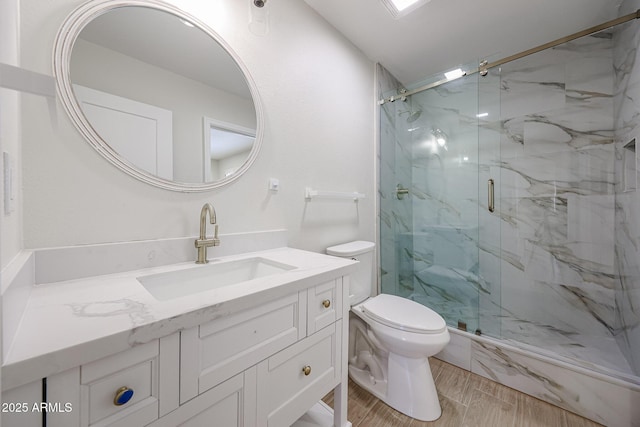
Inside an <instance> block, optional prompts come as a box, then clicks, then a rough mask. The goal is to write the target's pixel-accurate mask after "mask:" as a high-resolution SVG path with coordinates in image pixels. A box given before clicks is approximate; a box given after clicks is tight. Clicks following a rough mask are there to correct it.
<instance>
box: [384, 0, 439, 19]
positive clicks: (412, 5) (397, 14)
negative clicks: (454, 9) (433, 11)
mask: <svg viewBox="0 0 640 427" xmlns="http://www.w3.org/2000/svg"><path fill="white" fill-rule="evenodd" d="M381 1H382V4H384V6H385V7H386V8H387V10H388V11H389V13H390V14H391V15H392V16H393V18H394V19H399V18H402V17H403V16H405V15H407V14H409V13H411V12H413V11H414V10H416V9H417V8H419V7H420V6H422V5H425V4H427V3H429V2H430V1H431V0H381Z"/></svg>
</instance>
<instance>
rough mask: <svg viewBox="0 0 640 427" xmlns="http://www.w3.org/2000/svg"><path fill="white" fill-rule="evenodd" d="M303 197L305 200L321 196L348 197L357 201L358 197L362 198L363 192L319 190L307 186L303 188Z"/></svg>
mask: <svg viewBox="0 0 640 427" xmlns="http://www.w3.org/2000/svg"><path fill="white" fill-rule="evenodd" d="M304 198H305V199H307V200H311V199H315V198H323V199H348V200H353V201H354V202H357V201H358V200H360V199H364V194H363V193H358V192H357V191H353V192H351V193H348V192H341V191H320V190H313V189H312V188H311V187H307V188H306V189H305V193H304Z"/></svg>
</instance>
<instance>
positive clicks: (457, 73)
mask: <svg viewBox="0 0 640 427" xmlns="http://www.w3.org/2000/svg"><path fill="white" fill-rule="evenodd" d="M466 75H467V73H465V72H464V71H462V70H461V69H460V68H456V69H455V70H451V71H449V72H447V73H444V76H445V77H446V78H447V80H454V79H458V78H460V77H462V76H466Z"/></svg>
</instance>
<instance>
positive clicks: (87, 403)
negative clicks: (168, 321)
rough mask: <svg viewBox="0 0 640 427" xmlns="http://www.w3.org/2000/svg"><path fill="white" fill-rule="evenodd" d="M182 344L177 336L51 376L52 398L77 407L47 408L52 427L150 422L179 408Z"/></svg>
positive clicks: (124, 425)
mask: <svg viewBox="0 0 640 427" xmlns="http://www.w3.org/2000/svg"><path fill="white" fill-rule="evenodd" d="M178 344H179V342H178V335H177V334H174V335H171V336H168V337H165V338H162V339H161V340H155V341H151V342H149V343H146V344H140V345H138V346H136V347H133V348H132V349H130V350H126V351H123V352H121V353H116V354H114V355H111V356H107V357H105V358H103V359H100V360H96V361H95V362H91V363H87V364H85V365H82V366H80V367H77V368H73V369H69V370H67V371H65V372H62V373H59V374H56V375H53V376H51V377H49V378H47V402H48V403H50V404H54V405H55V404H57V405H58V406H59V407H60V408H64V407H65V406H66V405H69V407H71V408H72V410H70V411H49V412H47V415H46V418H47V426H48V427H73V426H80V427H90V426H100V427H106V426H112V427H115V426H122V427H135V426H145V425H147V424H149V423H151V422H153V421H154V420H157V419H158V417H159V416H160V414H164V413H167V412H170V411H171V410H173V409H175V408H177V407H178V393H177V390H178V376H177V371H178V358H179V354H178ZM165 356H166V357H165ZM161 362H162V372H161V371H160V363H161ZM161 386H162V387H163V389H164V390H163V391H162V392H161V390H160V387H161ZM172 390H174V392H172ZM161 397H162V398H163V399H164V402H163V405H161V404H160V399H161Z"/></svg>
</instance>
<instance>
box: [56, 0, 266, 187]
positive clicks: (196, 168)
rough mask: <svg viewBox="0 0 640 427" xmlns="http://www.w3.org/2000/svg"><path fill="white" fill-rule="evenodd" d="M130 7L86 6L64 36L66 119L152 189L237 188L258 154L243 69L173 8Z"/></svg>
mask: <svg viewBox="0 0 640 427" xmlns="http://www.w3.org/2000/svg"><path fill="white" fill-rule="evenodd" d="M92 3H93V4H94V6H91V4H92ZM130 4H131V2H124V1H118V0H115V1H112V2H100V1H96V2H89V3H87V4H86V5H84V6H81V7H80V8H79V9H77V10H76V11H75V12H74V13H73V14H72V15H71V16H70V17H69V18H68V19H67V22H66V23H65V25H63V27H62V28H61V30H60V32H59V34H58V41H57V46H56V52H55V57H54V65H55V68H56V78H57V79H58V85H59V87H62V88H61V91H63V92H64V89H71V88H72V89H71V90H69V94H67V96H66V97H65V96H64V94H62V95H61V98H62V100H63V103H65V107H66V108H67V111H69V112H70V115H71V117H72V119H77V120H74V122H75V124H76V126H78V128H79V129H80V131H81V132H82V133H83V134H84V135H85V136H86V137H87V138H88V139H89V140H90V142H91V143H92V144H93V145H94V147H96V148H97V149H98V151H99V152H100V153H101V154H103V155H105V157H107V158H108V159H109V160H110V161H112V163H114V164H116V165H117V166H119V167H121V168H122V169H123V170H125V171H126V172H128V173H131V174H132V175H134V176H136V177H138V178H141V179H143V180H144V181H147V182H149V183H151V184H154V185H159V186H161V187H163V188H168V189H172V190H178V191H199V190H204V189H209V188H215V187H217V186H219V185H223V184H225V183H227V182H230V181H232V180H234V179H235V178H237V177H238V176H239V175H240V174H242V173H243V172H244V171H245V170H246V169H247V168H248V167H249V166H250V164H251V163H252V162H253V160H254V159H255V157H256V155H257V151H258V149H259V145H260V141H259V139H260V138H259V133H260V129H259V128H260V126H259V123H260V122H261V114H260V110H259V103H258V102H257V99H255V98H256V96H257V91H256V90H255V85H254V84H253V82H252V81H251V80H250V78H249V76H248V74H247V73H246V70H245V68H244V66H242V65H241V63H240V62H239V61H238V60H237V57H236V56H235V55H234V54H233V53H232V52H231V51H230V49H229V47H228V46H226V44H225V43H224V41H222V40H221V39H219V36H217V35H216V34H215V33H213V32H212V31H211V30H209V29H208V28H206V27H205V26H204V25H203V24H202V23H200V22H199V21H197V20H196V19H195V18H193V17H191V16H188V15H186V14H184V12H181V11H178V10H176V9H175V8H174V7H173V6H169V5H166V4H164V3H160V2H156V1H149V2H148V3H147V2H140V1H138V2H136V4H138V5H140V4H143V5H144V6H130ZM147 4H148V6H147ZM87 5H88V6H87ZM83 8H84V10H82V9H83ZM105 8H106V10H105ZM76 15H78V16H81V17H82V19H80V20H79V19H77V16H76ZM82 20H84V24H83V25H78V24H75V23H74V22H79V21H80V22H81V21H82ZM74 25H75V26H76V27H77V28H75V30H76V37H73V38H71V37H70V36H68V35H66V34H69V33H73V32H74V31H73V29H74V27H73V26H74ZM66 27H71V30H72V31H69V28H66ZM214 36H215V38H214ZM65 37H66V38H67V39H66V40H64V38H65ZM69 39H70V40H69ZM216 39H217V40H216ZM65 45H66V46H68V49H67V50H65V49H64V46H65ZM65 54H66V56H65ZM56 62H57V64H58V65H56ZM65 64H68V69H65V67H64V65H65ZM61 80H62V83H61ZM67 98H68V101H70V102H65V100H66V99H67ZM67 104H69V105H67ZM75 108H77V109H78V111H75V112H74V111H70V110H74V109H75ZM76 115H77V117H75V116H76ZM203 123H205V126H204V127H203ZM110 156H111V157H112V158H110Z"/></svg>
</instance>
